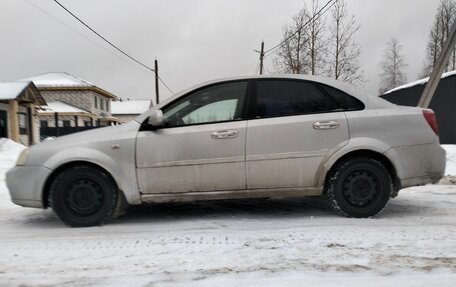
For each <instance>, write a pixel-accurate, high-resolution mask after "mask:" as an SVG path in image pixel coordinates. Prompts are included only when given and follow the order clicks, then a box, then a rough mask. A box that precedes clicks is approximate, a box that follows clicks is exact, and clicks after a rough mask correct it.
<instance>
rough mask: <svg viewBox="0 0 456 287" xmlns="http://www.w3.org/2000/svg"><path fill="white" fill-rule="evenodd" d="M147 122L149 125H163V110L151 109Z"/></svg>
mask: <svg viewBox="0 0 456 287" xmlns="http://www.w3.org/2000/svg"><path fill="white" fill-rule="evenodd" d="M148 123H149V125H151V126H153V127H156V128H158V127H160V126H161V125H163V112H162V111H161V110H155V111H153V112H152V114H151V115H150V116H149V120H148Z"/></svg>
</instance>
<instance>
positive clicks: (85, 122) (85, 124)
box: [84, 121, 92, 127]
mask: <svg viewBox="0 0 456 287" xmlns="http://www.w3.org/2000/svg"><path fill="white" fill-rule="evenodd" d="M84 126H85V127H91V126H92V122H91V121H84Z"/></svg>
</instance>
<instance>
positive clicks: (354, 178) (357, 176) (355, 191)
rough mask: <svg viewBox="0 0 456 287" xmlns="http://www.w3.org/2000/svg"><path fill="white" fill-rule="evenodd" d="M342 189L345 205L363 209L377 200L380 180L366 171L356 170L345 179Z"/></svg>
mask: <svg viewBox="0 0 456 287" xmlns="http://www.w3.org/2000/svg"><path fill="white" fill-rule="evenodd" d="M342 188H343V196H344V198H345V200H346V201H347V203H349V204H351V205H353V206H356V207H365V206H369V205H370V204H372V203H373V202H375V201H376V199H377V198H378V195H379V190H380V180H379V179H378V177H377V176H376V175H375V174H374V173H372V172H370V171H368V170H356V171H353V172H351V173H349V174H348V175H347V176H346V177H345V179H344V181H343V185H342Z"/></svg>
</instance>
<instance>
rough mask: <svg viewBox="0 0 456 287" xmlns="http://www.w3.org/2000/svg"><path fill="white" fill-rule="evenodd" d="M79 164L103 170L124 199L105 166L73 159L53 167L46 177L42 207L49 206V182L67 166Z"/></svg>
mask: <svg viewBox="0 0 456 287" xmlns="http://www.w3.org/2000/svg"><path fill="white" fill-rule="evenodd" d="M81 165H84V166H89V167H91V168H95V169H98V170H100V171H102V172H105V173H106V174H107V175H108V176H109V177H110V178H111V180H112V181H113V182H114V184H115V185H116V187H117V189H118V190H119V196H120V197H122V199H123V200H125V194H124V191H123V190H122V189H121V188H120V185H119V183H118V182H117V181H116V179H115V178H114V177H113V175H112V174H111V172H109V171H108V170H107V169H106V168H104V167H102V166H101V165H99V164H96V163H93V162H90V161H84V160H75V161H70V162H66V163H64V164H62V165H60V166H59V167H57V168H56V169H54V170H53V172H52V173H51V174H50V175H49V176H48V178H47V179H46V181H45V183H44V186H43V192H42V202H43V207H44V208H48V207H49V192H50V187H51V184H52V182H53V181H54V179H55V178H56V177H57V176H58V175H59V174H60V173H61V172H63V171H64V170H66V169H69V168H71V167H74V166H81Z"/></svg>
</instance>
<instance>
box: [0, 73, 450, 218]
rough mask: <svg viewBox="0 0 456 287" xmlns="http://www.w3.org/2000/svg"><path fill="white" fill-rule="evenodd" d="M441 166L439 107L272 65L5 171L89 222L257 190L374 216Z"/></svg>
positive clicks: (27, 195) (32, 199) (47, 146)
mask: <svg viewBox="0 0 456 287" xmlns="http://www.w3.org/2000/svg"><path fill="white" fill-rule="evenodd" d="M444 170H445V151H444V150H443V149H442V148H441V146H440V143H439V137H438V128H437V122H436V118H435V116H434V113H433V112H432V110H428V109H421V108H413V107H402V106H397V105H393V104H391V103H389V102H387V101H385V100H383V99H381V98H378V97H376V96H370V95H367V94H366V93H364V92H362V91H359V90H356V89H354V88H352V87H351V86H348V85H345V84H343V83H340V82H337V81H333V80H330V79H323V78H317V77H310V76H291V75H286V76H276V75H274V76H261V77H239V78H231V79H223V80H218V81H212V82H208V83H204V84H202V85H198V86H196V87H194V88H192V89H189V90H186V91H183V92H181V93H179V94H178V95H176V96H174V97H172V98H170V99H168V100H166V101H164V102H163V103H161V104H160V105H158V106H155V107H153V108H151V109H150V110H149V111H147V112H146V113H144V114H142V115H140V116H138V117H137V118H136V119H135V120H133V121H131V122H129V123H127V124H124V125H121V126H112V127H107V128H100V129H95V130H91V131H87V132H81V133H76V134H73V135H68V136H63V137H60V138H57V139H55V140H51V141H46V142H43V143H40V144H37V145H35V146H32V147H31V148H30V149H28V150H25V151H24V152H23V153H22V154H21V155H20V157H19V158H18V161H17V165H16V167H14V168H13V169H11V170H10V171H9V172H8V173H7V178H6V180H7V185H8V188H9V191H10V193H11V198H12V201H13V202H14V203H16V204H18V205H21V206H26V207H36V208H47V207H51V208H52V209H53V210H54V211H55V212H56V213H57V215H58V216H59V218H60V219H61V220H62V221H63V222H65V223H66V224H68V225H70V226H93V225H100V224H105V223H107V222H109V221H110V220H112V219H113V218H115V217H117V216H118V215H119V214H122V213H123V211H124V210H125V209H126V207H127V206H128V205H137V204H142V203H152V202H177V201H193V200H214V199H217V200H220V199H231V198H255V197H299V196H324V197H326V198H327V199H328V200H329V202H330V203H331V204H332V205H333V207H334V208H335V210H337V211H338V212H339V213H340V214H342V215H344V216H349V217H370V216H373V215H375V214H377V213H379V212H380V211H382V210H383V209H384V208H385V206H386V205H387V203H388V201H389V200H390V198H393V197H395V196H397V194H398V191H399V190H400V189H401V188H405V187H408V186H414V185H422V184H426V183H433V182H436V181H438V180H439V179H440V178H441V177H442V175H443V172H444Z"/></svg>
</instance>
